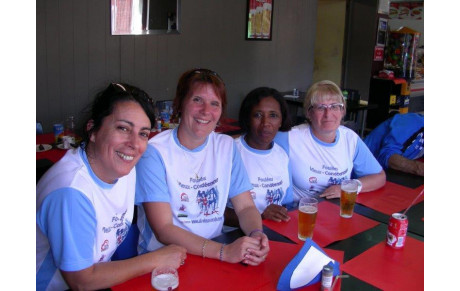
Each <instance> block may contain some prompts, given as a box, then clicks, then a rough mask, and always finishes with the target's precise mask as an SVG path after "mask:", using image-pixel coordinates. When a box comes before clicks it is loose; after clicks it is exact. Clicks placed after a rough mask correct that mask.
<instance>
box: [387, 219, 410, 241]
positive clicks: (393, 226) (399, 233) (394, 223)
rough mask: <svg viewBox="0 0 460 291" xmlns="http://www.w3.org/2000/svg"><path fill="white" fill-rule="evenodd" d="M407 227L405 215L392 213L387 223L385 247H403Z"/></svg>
mask: <svg viewBox="0 0 460 291" xmlns="http://www.w3.org/2000/svg"><path fill="white" fill-rule="evenodd" d="M408 226H409V220H407V216H406V215H404V214H401V213H393V214H392V215H391V217H390V222H389V223H388V231H387V245H389V246H390V247H392V248H395V249H400V248H402V247H404V244H405V242H406V235H407V228H408Z"/></svg>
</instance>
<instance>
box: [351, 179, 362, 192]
mask: <svg viewBox="0 0 460 291" xmlns="http://www.w3.org/2000/svg"><path fill="white" fill-rule="evenodd" d="M353 180H355V181H356V182H358V194H359V192H361V188H363V183H361V181H360V180H358V179H353Z"/></svg>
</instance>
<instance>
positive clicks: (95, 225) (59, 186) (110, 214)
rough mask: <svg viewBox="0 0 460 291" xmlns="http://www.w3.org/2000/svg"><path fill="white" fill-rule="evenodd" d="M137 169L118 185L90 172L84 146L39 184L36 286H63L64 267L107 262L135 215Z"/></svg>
mask: <svg viewBox="0 0 460 291" xmlns="http://www.w3.org/2000/svg"><path fill="white" fill-rule="evenodd" d="M135 185H136V171H135V169H133V170H131V172H130V173H129V174H128V175H126V176H124V177H122V178H119V179H118V180H117V181H116V182H115V183H114V184H108V183H105V182H103V181H102V180H100V179H99V178H98V177H97V176H96V175H95V173H94V172H93V171H92V169H91V166H90V165H89V163H88V159H87V157H86V153H85V151H84V150H83V149H82V148H78V149H75V150H69V151H68V152H67V153H66V154H65V156H64V157H63V158H62V159H61V160H60V161H58V162H57V163H56V164H55V165H53V167H51V168H50V169H49V170H48V171H47V172H46V173H45V175H44V176H43V177H42V178H41V179H40V181H39V183H38V185H37V216H36V218H37V245H36V247H37V258H36V259H37V261H36V264H37V274H36V280H37V282H36V284H37V285H36V286H37V290H65V289H68V288H69V287H68V286H67V284H66V282H65V281H64V279H63V278H62V276H61V272H60V271H59V270H63V271H80V270H83V269H86V268H88V267H90V266H92V265H93V264H95V263H98V262H107V261H109V260H110V258H111V257H112V255H113V253H114V252H115V250H116V249H117V247H118V246H119V245H120V244H121V243H122V242H123V240H124V239H125V237H126V235H127V233H128V230H129V227H130V226H131V222H132V218H133V213H134V194H135Z"/></svg>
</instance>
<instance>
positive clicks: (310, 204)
mask: <svg viewBox="0 0 460 291" xmlns="http://www.w3.org/2000/svg"><path fill="white" fill-rule="evenodd" d="M316 214H318V200H317V199H315V198H311V197H303V198H301V199H300V201H299V232H298V234H297V236H298V238H299V239H300V240H306V239H307V238H312V237H313V229H314V228H315V223H316Z"/></svg>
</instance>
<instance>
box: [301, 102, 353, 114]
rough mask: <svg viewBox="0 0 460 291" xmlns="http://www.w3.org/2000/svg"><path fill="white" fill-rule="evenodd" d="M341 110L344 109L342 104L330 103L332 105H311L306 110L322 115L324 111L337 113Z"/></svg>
mask: <svg viewBox="0 0 460 291" xmlns="http://www.w3.org/2000/svg"><path fill="white" fill-rule="evenodd" d="M343 108H344V106H343V104H342V103H332V104H316V105H311V106H310V108H308V110H310V109H313V110H315V111H316V112H321V113H323V112H324V111H326V109H329V110H331V111H333V112H338V111H342V110H343Z"/></svg>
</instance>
